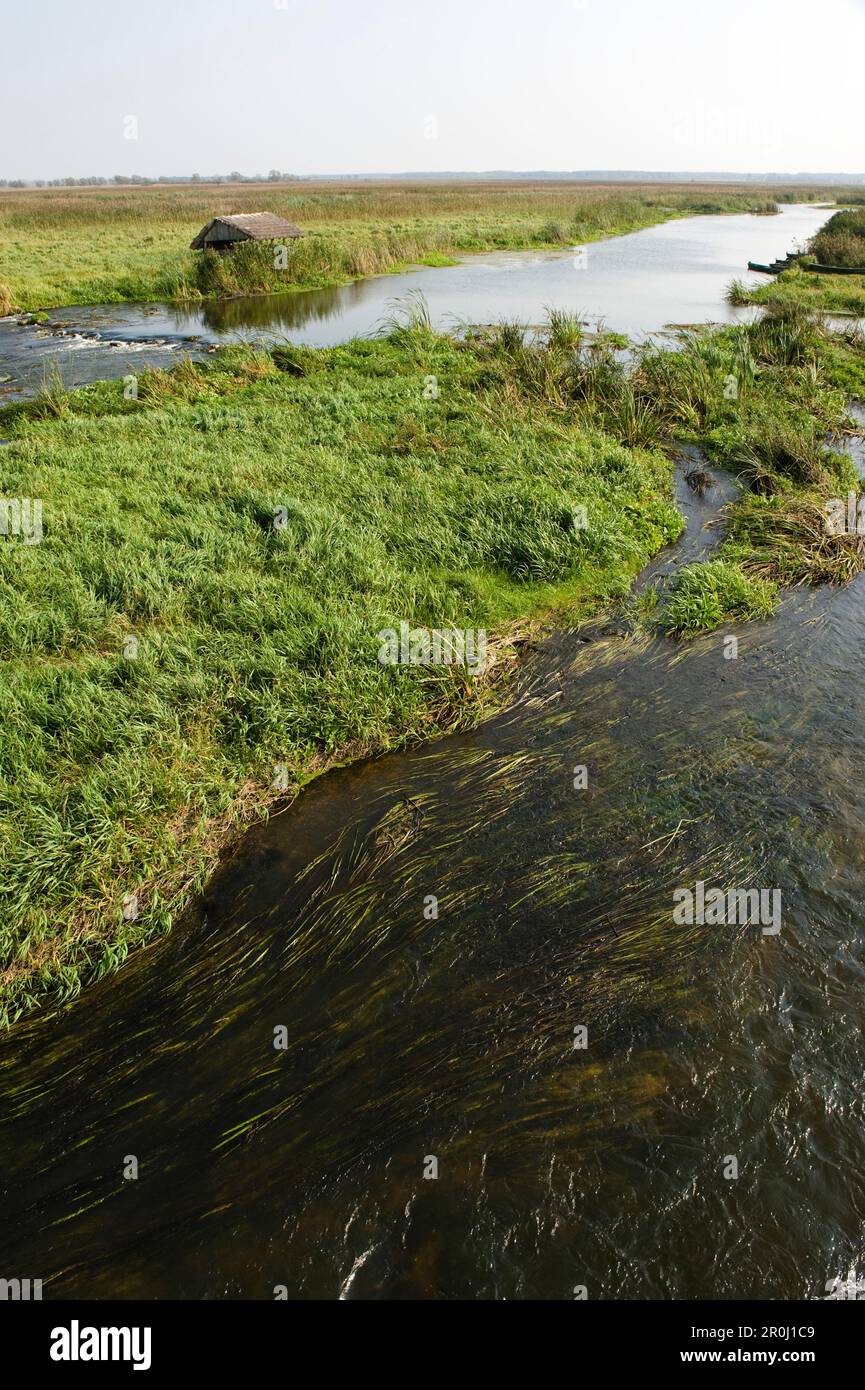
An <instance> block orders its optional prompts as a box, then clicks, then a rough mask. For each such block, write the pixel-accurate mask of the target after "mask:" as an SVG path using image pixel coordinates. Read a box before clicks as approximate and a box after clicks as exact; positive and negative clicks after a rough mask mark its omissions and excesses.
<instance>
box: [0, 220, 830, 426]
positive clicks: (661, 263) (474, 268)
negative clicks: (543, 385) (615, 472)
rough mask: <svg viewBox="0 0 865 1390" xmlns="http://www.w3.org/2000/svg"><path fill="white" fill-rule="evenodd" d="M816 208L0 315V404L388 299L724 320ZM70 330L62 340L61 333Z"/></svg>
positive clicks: (636, 327)
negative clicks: (244, 292) (220, 294)
mask: <svg viewBox="0 0 865 1390" xmlns="http://www.w3.org/2000/svg"><path fill="white" fill-rule="evenodd" d="M828 216H829V212H828V210H827V209H825V208H820V207H815V206H805V205H796V204H790V205H786V206H784V207H783V209H782V211H781V213H780V214H779V215H778V216H775V217H757V216H754V215H752V214H736V215H732V216H723V217H722V216H717V215H716V216H707V217H691V218H686V219H683V220H678V221H673V222H666V223H663V224H661V225H659V226H657V227H649V228H647V229H645V230H644V231H641V232H634V233H632V234H631V235H629V236H623V237H615V238H613V239H611V240H609V241H600V242H592V243H591V244H590V245H589V246H587V247H586V248H584V252H583V253H582V254H579V255H575V254H574V252H573V251H567V252H549V251H545V252H536V253H535V252H526V251H521V252H509V253H505V252H501V253H496V254H493V255H479V256H471V257H469V258H468V259H467V260H465V261H464V262H463V263H462V264H460V265H458V266H455V267H452V268H449V269H436V270H418V271H416V272H414V273H412V274H407V275H385V276H380V277H379V278H377V279H374V280H362V281H359V282H358V283H355V284H351V285H343V286H340V287H338V288H335V289H326V290H306V291H302V292H297V293H293V294H282V295H263V296H259V297H256V298H238V299H230V300H220V301H213V302H210V303H206V304H200V305H196V306H185V307H184V306H178V305H170V304H143V305H142V304H108V305H96V306H90V307H86V306H85V307H76V308H71V309H63V310H55V311H52V312H51V313H50V314H49V316H48V322H47V324H46V326H45V327H41V328H33V327H22V326H20V325H18V324H16V323H15V322H13V321H0V399H2V398H3V397H4V396H5V397H6V398H7V399H14V398H16V397H18V396H21V395H24V394H26V393H27V392H28V391H32V390H34V389H38V387H39V385H40V384H41V382H42V380H43V377H44V373H45V368H46V366H47V365H48V364H49V363H51V364H53V365H55V366H59V368H60V370H61V371H62V374H63V377H64V379H65V380H66V382H67V384H68V385H71V386H77V385H82V384H84V383H85V382H88V381H96V380H99V379H100V378H104V377H118V376H124V375H125V374H127V373H129V372H131V373H135V372H140V371H141V370H142V369H143V368H144V367H150V366H157V367H164V366H167V365H170V363H171V362H172V361H173V360H174V359H175V358H176V357H177V356H178V355H179V354H183V355H186V356H195V355H197V354H199V353H201V352H203V351H205V349H206V347H207V345H208V344H213V343H217V342H223V343H225V342H233V341H237V340H241V339H243V340H255V341H262V342H269V343H273V342H274V341H278V340H284V339H291V340H292V341H294V342H299V343H307V344H310V345H311V346H313V347H328V346H332V345H333V344H334V343H341V342H346V341H347V340H348V339H349V338H353V337H357V336H362V335H368V334H372V333H375V332H377V331H378V330H379V329H380V327H381V324H382V321H383V320H384V319H385V318H386V317H387V315H388V313H389V312H391V305H392V301H393V300H394V299H397V298H400V297H403V296H405V295H406V294H407V293H408V292H409V291H419V292H420V293H422V294H424V295H425V296H426V298H427V301H428V303H429V305H430V310H431V313H432V316H433V319H434V321H435V322H436V323H437V324H438V325H439V326H442V327H448V326H452V325H453V324H454V323H455V322H459V321H468V322H471V323H487V322H490V321H491V320H496V319H500V318H518V319H521V320H523V321H525V322H528V323H538V322H540V321H541V320H542V319H543V318H544V316H545V312H546V308H547V306H548V305H550V304H555V305H557V306H559V307H565V308H571V309H574V310H577V311H579V312H581V313H583V314H584V315H585V316H586V317H587V319H588V320H589V321H590V322H594V321H596V320H597V319H598V318H603V319H604V320H605V321H606V323H607V326H608V327H609V328H612V329H615V330H616V331H618V332H621V333H627V334H628V335H629V336H631V337H640V336H642V335H645V334H649V333H656V332H658V331H659V330H661V329H663V328H664V327H665V326H666V325H668V324H671V323H673V324H682V323H698V322H704V321H706V320H709V319H713V320H717V321H721V322H732V321H735V320H737V319H741V318H742V317H746V316H747V315H748V313H749V312H750V311H748V310H742V309H734V308H731V307H730V306H729V305H727V304H726V303H725V301H724V291H725V290H726V287H727V285H728V284H729V283H730V281H731V280H732V279H734V278H735V277H739V278H740V279H743V280H745V281H746V282H749V283H754V284H757V283H759V282H760V281H761V280H762V279H764V278H765V277H762V276H756V275H749V273H748V270H747V265H748V261H749V260H755V261H761V262H765V261H771V260H773V259H774V258H775V257H777V256H780V255H783V254H785V253H786V252H787V251H789V250H793V249H795V248H796V247H797V246H799V245H802V244H804V242H805V241H806V240H807V239H808V237H809V236H811V235H812V234H813V233H814V232H815V231H817V230H818V228H819V227H821V226H822V225H823V223H824V222H825V221H826V219H827V217H828ZM58 332H62V333H64V334H65V335H66V336H64V337H62V338H58V336H56V335H57V333H58Z"/></svg>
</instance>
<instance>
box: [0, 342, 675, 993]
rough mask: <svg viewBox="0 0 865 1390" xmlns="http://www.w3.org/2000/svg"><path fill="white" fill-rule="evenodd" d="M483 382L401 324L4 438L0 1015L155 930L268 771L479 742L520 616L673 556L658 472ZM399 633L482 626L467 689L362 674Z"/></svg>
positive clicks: (304, 774) (465, 357)
mask: <svg viewBox="0 0 865 1390" xmlns="http://www.w3.org/2000/svg"><path fill="white" fill-rule="evenodd" d="M487 371H488V367H487V364H486V363H485V362H484V361H483V360H482V359H481V358H479V356H478V355H477V354H476V353H475V352H473V351H471V350H468V349H463V348H460V347H459V346H458V345H456V344H455V343H453V342H451V341H450V340H448V339H447V338H440V337H435V336H434V335H433V334H431V333H429V332H428V331H426V330H425V329H424V328H423V326H422V325H420V326H415V327H414V328H412V329H410V330H408V331H404V332H401V333H398V334H396V336H395V337H394V338H393V339H392V340H391V341H376V342H356V343H353V344H351V345H349V346H346V347H344V348H339V349H334V350H332V351H327V352H319V353H313V352H301V351H297V350H294V349H285V350H283V351H282V352H279V351H277V353H276V359H275V360H274V358H271V357H269V356H266V355H263V354H252V353H249V352H247V351H238V350H234V351H230V352H225V353H223V354H221V355H220V356H219V357H218V358H217V359H216V361H215V363H213V364H208V365H207V366H192V365H191V364H189V363H187V364H185V365H183V366H181V367H179V368H178V369H177V370H176V371H174V372H173V373H170V374H165V373H160V372H150V373H144V374H142V376H141V378H140V379H139V394H138V399H137V400H127V399H125V398H124V395H123V386H122V383H107V384H101V385H98V386H95V387H92V388H87V389H85V390H82V391H80V392H76V393H74V394H72V395H69V396H67V395H65V394H64V393H63V392H62V391H60V390H58V391H55V392H52V393H51V394H50V395H49V396H48V397H47V398H45V399H43V400H41V401H39V402H37V403H35V405H30V406H27V407H25V408H21V409H15V408H10V409H7V410H6V411H5V412H3V418H2V433H3V435H4V436H6V437H7V438H8V437H11V438H12V440H13V443H12V445H11V447H8V448H6V449H4V450H3V481H4V488H5V493H6V495H7V496H15V497H25V498H39V499H42V504H43V518H44V519H43V532H44V534H43V539H42V541H41V544H38V545H30V546H27V545H24V544H23V543H22V541H21V540H19V539H16V538H13V537H10V538H9V539H7V540H6V542H5V543H2V544H0V584H2V588H3V596H4V603H3V605H2V615H3V616H2V619H0V654H2V658H3V681H2V684H0V701H2V714H0V717H2V723H3V728H4V731H5V736H4V740H3V747H2V753H0V757H2V791H0V797H2V827H0V855H2V862H3V873H2V876H0V897H2V913H0V920H2V929H0V931H2V935H0V950H2V975H0V1001H2V1009H3V1014H4V1016H5V1017H7V1018H9V1017H13V1016H14V1015H15V1014H16V1013H18V1012H19V1011H21V1010H24V1009H27V1008H28V1007H30V1006H32V1005H33V1004H34V1003H38V1002H44V1001H46V1000H50V999H57V998H63V997H69V996H70V995H72V994H74V993H75V992H76V991H77V990H78V989H79V988H80V987H81V985H82V984H83V983H84V982H86V981H87V980H89V979H92V978H95V977H98V976H99V975H100V974H101V973H103V972H105V971H107V970H109V969H111V968H113V967H114V966H116V965H117V964H119V963H120V962H121V961H122V960H123V958H124V956H125V955H126V953H127V951H128V950H129V949H130V948H132V947H133V946H135V945H136V944H139V943H141V942H143V941H146V940H148V939H149V938H151V937H152V936H154V935H155V934H157V933H159V932H160V931H163V930H164V929H165V928H166V927H167V926H168V925H169V923H170V922H171V921H172V920H173V918H174V917H175V916H176V914H177V912H178V911H179V910H180V908H181V907H182V906H183V904H184V903H185V902H186V901H187V900H188V899H189V896H190V894H191V893H192V892H193V891H194V890H195V889H196V888H197V887H199V886H200V885H201V884H202V883H203V881H204V879H205V878H206V876H207V874H208V872H209V871H210V869H211V868H212V866H213V864H214V862H215V859H216V856H217V854H218V852H219V850H220V848H221V847H222V846H223V844H224V842H225V838H226V835H227V833H228V832H229V831H230V829H231V827H232V825H236V824H238V823H239V822H241V821H243V820H245V819H249V818H251V817H255V816H259V815H261V814H263V813H264V811H265V810H266V808H267V806H268V804H269V803H270V802H271V801H272V800H273V799H274V798H275V797H276V796H277V795H279V790H280V789H279V787H276V788H275V787H274V782H275V780H277V779H278V777H279V774H275V769H277V768H279V770H280V774H281V775H282V779H283V781H287V782H288V784H289V787H299V786H300V785H302V784H303V783H304V782H305V781H306V780H307V779H308V778H309V777H310V776H312V775H314V774H315V773H316V772H317V771H320V770H321V769H322V768H324V767H326V766H327V765H328V763H329V762H331V761H333V760H334V759H337V760H339V759H344V758H350V757H357V756H360V755H362V754H364V753H366V752H370V751H373V750H376V749H382V748H386V747H389V746H393V745H395V744H399V743H400V742H402V741H404V740H406V739H409V738H418V737H425V736H430V735H433V734H435V733H436V732H437V731H439V730H443V729H446V728H452V727H454V726H457V725H460V724H469V723H471V722H474V721H476V720H477V719H478V718H479V717H480V715H481V714H482V713H483V711H484V710H485V709H486V708H487V707H488V702H489V701H490V700H492V699H495V698H497V692H496V687H497V685H498V684H500V683H501V679H502V677H503V675H504V674H506V673H507V671H508V669H509V666H510V664H511V662H510V658H509V639H512V638H514V637H516V638H517V639H519V638H520V637H521V636H524V635H525V633H526V630H527V625H529V624H530V622H531V619H532V616H533V615H535V614H538V613H547V612H549V610H550V609H551V608H553V607H555V606H556V605H562V606H564V607H566V608H567V609H568V610H569V611H571V612H579V611H581V610H586V611H588V610H590V609H591V608H593V607H594V606H596V605H597V604H598V603H599V602H601V601H603V600H606V599H607V598H609V597H611V596H615V595H622V594H623V593H624V592H626V591H627V587H628V584H629V581H630V578H631V577H632V576H633V574H635V573H636V572H637V571H638V570H639V569H640V568H641V566H642V565H643V563H644V562H645V560H646V559H647V558H648V556H649V555H650V554H652V553H653V552H654V551H656V550H657V549H658V548H659V546H661V545H662V544H663V543H664V542H665V541H666V540H667V539H669V538H670V537H672V536H673V535H675V534H677V532H678V530H679V528H680V525H681V522H680V519H679V517H678V514H677V512H676V511H675V509H674V508H673V506H672V505H671V503H670V501H669V494H670V482H669V478H670V469H669V464H668V463H667V461H666V459H665V458H664V457H663V455H662V454H661V453H660V452H658V451H653V450H648V451H643V450H635V451H634V450H629V449H627V448H625V447H623V446H622V445H621V444H619V443H617V442H616V441H615V440H613V439H611V438H608V437H605V436H604V435H603V434H602V433H600V432H598V431H597V430H593V429H590V428H585V429H581V428H574V427H571V426H569V425H568V423H567V422H566V421H564V420H562V419H561V418H560V417H559V415H558V413H557V412H556V411H554V410H550V409H546V408H544V407H543V406H540V407H539V406H538V404H537V403H536V402H525V401H521V400H519V399H516V398H511V399H508V397H507V396H506V395H503V394H502V393H501V391H500V390H499V389H498V388H497V385H496V383H495V382H492V381H489V382H487V381H486V380H485V377H486V374H487ZM433 377H434V378H435V392H436V394H435V395H434V396H432V395H431V394H430V392H431V378H433ZM581 507H585V508H586V514H587V519H588V527H587V529H583V528H582V527H581V526H580V525H579V524H577V523H575V520H574V518H575V516H579V514H580V513H579V509H580V508H581ZM276 508H284V513H278V516H279V518H280V525H279V526H276V525H275V524H274V522H275V512H274V509H276ZM283 522H284V524H282V523H283ZM402 621H407V622H409V623H411V624H412V625H417V626H420V625H423V626H426V627H429V628H434V629H446V628H447V627H448V626H449V625H450V624H454V625H456V627H457V628H460V629H465V628H470V629H471V628H484V629H487V630H489V632H490V640H491V644H492V650H493V652H494V653H495V654H496V655H497V660H496V661H495V663H494V664H493V665H492V668H491V671H490V674H489V676H488V677H487V678H486V679H478V678H477V675H476V674H475V673H473V672H472V671H471V670H467V669H466V668H465V667H461V666H460V667H458V666H451V667H438V668H434V669H431V668H428V667H422V666H408V667H402V666H388V665H382V664H381V663H380V661H379V659H378V656H379V647H380V641H379V639H378V636H377V634H378V633H379V632H380V631H382V630H386V629H388V628H396V629H398V628H399V625H400V623H401V622H402ZM511 654H512V653H511ZM133 901H134V908H135V915H134V916H132V917H131V918H130V920H126V919H125V916H124V903H126V914H127V916H129V913H130V904H131V903H133Z"/></svg>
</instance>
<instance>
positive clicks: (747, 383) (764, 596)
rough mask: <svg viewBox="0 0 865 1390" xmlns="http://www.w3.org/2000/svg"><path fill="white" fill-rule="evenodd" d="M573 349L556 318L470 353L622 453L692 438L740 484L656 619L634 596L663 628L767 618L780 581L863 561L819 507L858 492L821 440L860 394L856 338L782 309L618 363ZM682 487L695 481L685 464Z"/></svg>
mask: <svg viewBox="0 0 865 1390" xmlns="http://www.w3.org/2000/svg"><path fill="white" fill-rule="evenodd" d="M580 341H581V330H580V325H579V324H578V323H577V322H575V321H574V320H573V319H569V318H568V317H567V316H563V315H558V316H554V319H553V332H552V333H551V334H550V335H549V336H548V337H547V338H546V339H545V340H543V341H537V342H533V341H531V340H527V339H526V336H525V334H524V332H523V331H522V328H521V326H520V325H515V324H511V325H502V326H501V327H500V328H498V329H497V330H496V331H495V332H493V333H492V334H490V335H488V337H487V338H486V339H485V340H483V339H482V340H480V342H479V343H478V344H477V346H476V349H475V350H476V351H477V352H478V353H479V354H480V356H481V358H482V359H483V358H485V357H486V358H487V359H488V362H489V370H490V372H491V379H493V380H497V381H498V384H499V387H500V389H501V390H502V392H503V393H504V394H506V395H510V394H515V395H516V396H517V397H518V398H522V399H526V400H535V401H537V402H539V403H542V404H543V406H544V408H547V409H552V410H554V411H558V412H559V413H560V414H561V416H562V417H563V418H564V419H567V420H568V421H570V422H572V423H573V424H576V425H578V426H579V427H581V428H586V427H593V428H597V429H599V430H601V431H603V432H604V434H606V435H607V436H609V437H612V438H616V439H618V440H620V441H621V442H623V443H625V444H627V445H628V446H629V447H634V448H658V447H665V446H666V447H668V446H669V445H670V443H671V441H673V440H681V441H684V442H688V443H693V444H696V445H698V446H699V447H700V448H701V449H702V450H704V451H705V453H706V455H707V456H708V458H709V460H710V461H711V462H713V463H716V464H718V465H720V466H721V467H724V468H726V469H728V470H729V471H732V472H734V473H736V474H737V475H738V476H739V477H740V478H741V480H742V482H743V484H744V488H743V495H742V498H741V500H740V501H739V502H738V503H737V504H736V505H735V506H734V507H732V508H731V510H730V515H729V538H728V539H727V540H726V542H725V543H724V545H723V546H722V548H721V551H720V554H719V556H718V557H717V558H716V559H713V560H712V561H711V562H708V563H705V564H699V565H694V566H692V567H690V568H689V569H687V570H685V571H683V573H682V575H681V577H680V578H679V579H678V580H677V581H676V583H675V584H674V587H673V589H672V592H671V593H670V594H668V595H666V596H665V599H664V602H663V603H662V604H661V605H660V606H659V608H658V609H657V611H655V612H651V605H652V596H649V598H648V600H647V599H643V601H642V607H643V610H644V612H646V611H647V610H648V611H649V612H650V615H651V617H652V620H653V621H654V622H656V623H657V624H658V625H660V626H661V627H662V628H664V630H666V631H667V632H669V633H671V634H674V635H677V636H688V635H692V634H694V633H696V632H700V631H705V630H706V629H711V628H713V627H717V626H719V625H720V624H721V623H722V622H724V621H736V620H741V619H746V618H760V617H766V616H767V615H768V614H769V613H770V612H771V611H772V610H773V608H774V606H775V603H776V601H777V595H778V586H779V585H783V584H796V583H805V582H810V583H820V582H843V581H844V580H846V579H849V578H850V577H851V576H852V575H853V574H855V573H857V572H858V571H859V570H860V569H861V568H862V567H863V565H865V544H863V541H862V539H861V538H860V537H858V536H830V535H828V534H827V533H826V527H825V525H824V507H825V504H826V502H827V500H829V499H832V498H837V497H839V496H841V497H843V496H846V493H847V491H848V489H849V488H855V487H857V486H858V478H857V475H856V472H855V469H854V467H853V464H852V462H851V460H850V458H849V457H848V456H847V455H846V454H845V453H843V451H841V452H839V451H838V450H836V449H832V448H830V447H828V446H827V443H826V438H827V435H828V434H830V433H831V434H834V435H836V436H840V435H843V432H844V430H845V429H846V428H847V427H848V426H850V425H852V422H851V421H850V420H849V416H848V410H847V401H848V398H849V397H850V396H854V397H858V398H860V399H862V398H865V338H863V336H862V334H861V333H860V332H858V330H851V331H850V332H848V333H846V334H839V333H831V332H829V331H828V330H827V328H826V327H825V326H824V324H823V323H822V321H821V320H820V319H819V318H815V317H814V316H812V315H810V314H809V313H808V312H807V311H805V310H803V309H801V308H799V307H798V306H793V307H792V308H784V307H780V308H778V307H776V308H773V309H770V310H768V311H767V313H766V314H765V316H763V317H762V318H760V319H759V320H758V321H757V322H755V323H753V324H748V325H742V326H737V327H733V328H727V329H714V330H703V331H696V332H690V333H683V334H681V335H680V337H679V343H678V347H677V349H676V350H669V349H660V348H657V347H655V346H649V347H646V348H644V349H642V350H641V351H638V352H637V353H636V354H635V356H634V359H633V361H632V362H631V363H630V364H626V363H625V362H624V361H623V360H622V358H621V356H620V355H619V354H617V353H616V352H615V351H614V350H613V349H612V348H610V347H609V346H607V345H604V344H594V345H592V346H591V347H590V348H589V349H588V351H581V352H579V351H575V349H576V348H578V347H579V344H580ZM693 481H694V485H695V486H698V487H699V486H700V485H701V481H702V480H701V479H700V477H699V470H698V469H695V470H694V479H693ZM654 597H656V598H657V596H654Z"/></svg>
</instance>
